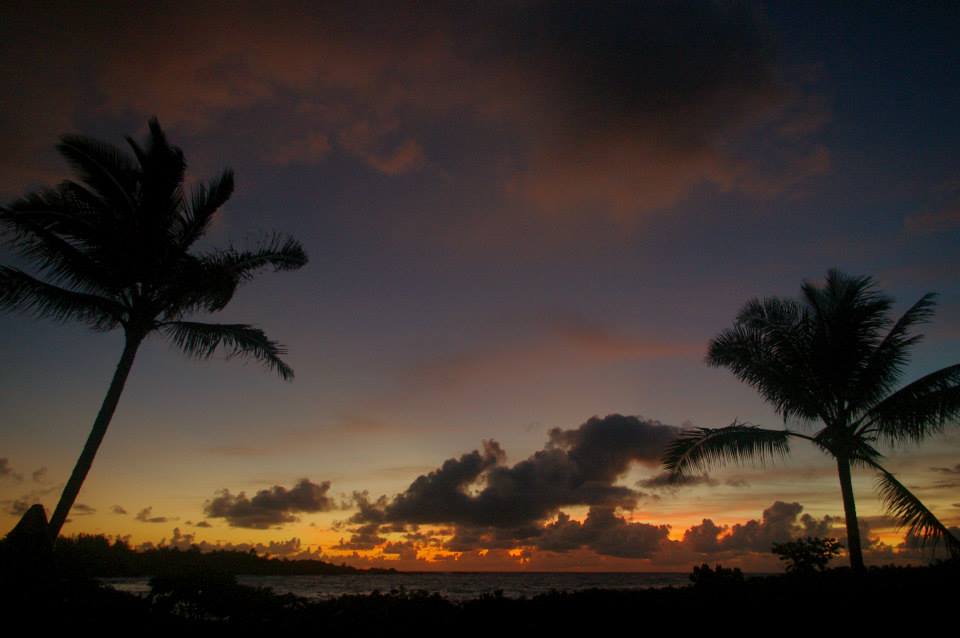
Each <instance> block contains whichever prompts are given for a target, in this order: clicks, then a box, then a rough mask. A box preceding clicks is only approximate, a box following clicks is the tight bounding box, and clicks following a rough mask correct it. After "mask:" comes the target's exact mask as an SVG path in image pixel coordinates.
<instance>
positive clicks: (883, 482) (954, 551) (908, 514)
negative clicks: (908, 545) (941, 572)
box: [872, 463, 960, 558]
mask: <svg viewBox="0 0 960 638" xmlns="http://www.w3.org/2000/svg"><path fill="white" fill-rule="evenodd" d="M872 466H873V467H874V468H875V469H876V470H877V471H878V472H879V473H880V476H879V478H878V479H877V490H878V491H879V492H880V498H881V499H882V500H883V504H884V507H886V508H887V511H888V512H889V513H890V515H891V516H893V517H894V518H895V519H896V520H897V523H898V525H899V526H900V527H906V528H907V533H908V534H910V535H912V536H914V537H916V538H918V539H919V540H920V544H921V546H925V545H926V544H927V543H930V544H932V545H933V547H934V548H935V547H936V546H937V544H938V543H940V542H943V544H944V545H945V546H946V548H947V550H948V551H949V552H950V555H951V556H952V557H953V558H958V557H960V539H958V538H957V537H956V536H954V535H953V534H952V533H951V532H950V530H949V529H947V526H946V525H944V524H943V523H942V522H940V519H938V518H937V517H936V516H934V514H933V512H931V511H930V510H929V509H927V507H926V506H925V505H924V504H923V503H921V502H920V499H918V498H917V497H916V496H914V495H913V493H912V492H911V491H910V490H908V489H907V488H906V486H904V485H903V483H901V482H900V481H898V480H897V478H896V477H895V476H894V475H893V474H891V473H890V472H888V471H887V470H885V469H883V468H882V467H880V466H879V465H877V464H876V463H873V464H872Z"/></svg>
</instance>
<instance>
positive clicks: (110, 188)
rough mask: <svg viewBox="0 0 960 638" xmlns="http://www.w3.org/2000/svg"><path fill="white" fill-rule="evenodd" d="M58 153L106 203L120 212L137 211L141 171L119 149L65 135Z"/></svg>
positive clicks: (83, 137) (83, 138) (97, 141)
mask: <svg viewBox="0 0 960 638" xmlns="http://www.w3.org/2000/svg"><path fill="white" fill-rule="evenodd" d="M57 150H58V151H60V154H61V155H63V157H64V158H65V159H66V160H67V162H68V163H69V164H70V166H71V167H72V168H73V170H74V171H75V173H76V174H77V176H78V177H79V178H80V180H81V181H83V183H84V184H87V185H88V186H89V187H90V188H91V189H92V190H93V192H95V193H96V194H97V196H99V197H100V198H101V199H102V200H103V201H104V202H105V203H107V204H109V206H110V207H112V208H114V209H116V210H117V211H128V212H132V211H133V210H134V209H135V208H136V202H135V201H134V199H133V193H135V192H136V190H137V189H136V183H137V174H138V171H137V168H136V165H135V164H134V162H133V158H131V157H130V156H129V155H128V154H127V153H125V152H123V151H122V150H121V149H119V148H118V147H116V146H114V145H112V144H108V143H106V142H101V141H99V140H95V139H93V138H90V137H85V136H83V135H64V136H63V137H61V138H60V144H58V145H57Z"/></svg>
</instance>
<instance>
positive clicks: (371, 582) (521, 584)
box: [101, 572, 690, 600]
mask: <svg viewBox="0 0 960 638" xmlns="http://www.w3.org/2000/svg"><path fill="white" fill-rule="evenodd" d="M101 580H102V581H103V582H104V583H106V584H108V585H110V586H112V587H114V588H116V589H119V590H122V591H127V592H131V593H135V594H146V593H148V592H149V591H150V585H149V580H150V579H149V578H145V577H144V578H103V579H101ZM237 580H238V581H239V582H240V583H241V584H243V585H249V586H252V587H269V588H270V589H272V590H273V591H274V592H275V593H278V594H286V593H291V594H295V595H297V596H302V597H304V598H313V599H323V598H335V597H337V596H343V595H346V594H370V593H373V592H375V591H377V592H380V593H382V594H387V593H390V592H391V591H408V592H412V591H426V592H429V593H438V594H440V595H441V596H443V597H445V598H448V599H450V600H465V599H470V598H477V597H479V596H481V595H483V594H493V593H495V592H497V591H501V592H503V595H504V596H506V597H509V598H519V597H521V596H526V597H528V598H529V597H532V596H536V595H537V594H544V593H548V592H550V591H553V590H556V591H579V590H583V589H594V588H599V589H645V588H649V587H671V586H673V587H680V586H683V585H689V584H690V578H689V575H688V574H687V573H680V572H662V573H656V572H647V573H557V572H539V573H526V572H520V573H516V572H509V573H503V572H499V573H465V572H450V573H413V572H411V573H398V574H343V575H317V576H239V577H238V578H237Z"/></svg>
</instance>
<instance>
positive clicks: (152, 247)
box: [0, 119, 307, 540]
mask: <svg viewBox="0 0 960 638" xmlns="http://www.w3.org/2000/svg"><path fill="white" fill-rule="evenodd" d="M127 142H128V143H129V145H130V149H131V150H132V154H130V153H129V152H126V151H125V150H123V149H121V148H118V147H116V146H113V145H111V144H107V143H104V142H101V141H97V140H95V139H91V138H88V137H82V136H77V135H65V136H63V137H62V138H61V141H60V144H59V145H58V146H57V149H58V150H59V151H60V153H61V154H62V155H63V157H64V158H66V160H67V162H68V163H69V164H70V166H71V167H72V169H73V171H74V173H75V175H76V180H75V181H72V180H70V181H65V182H63V183H61V184H60V185H59V186H57V187H56V188H46V189H42V190H39V191H36V192H33V193H30V194H28V195H25V196H24V197H22V198H21V199H18V200H17V201H15V202H13V203H12V204H10V205H9V206H7V207H5V208H2V209H0V230H2V231H4V233H5V235H6V239H7V240H8V242H9V243H10V244H11V245H12V247H13V248H14V250H15V251H16V252H17V253H19V255H20V256H21V257H22V258H24V259H25V260H26V261H27V262H28V263H31V264H32V265H33V266H35V268H36V270H37V271H38V275H39V276H37V277H35V276H33V275H30V274H27V273H26V272H23V271H22V270H20V269H17V268H14V267H10V266H0V308H3V309H6V310H16V311H22V312H26V313H29V314H32V315H34V316H39V317H48V318H52V319H55V320H60V321H80V322H83V323H86V324H87V325H89V326H90V327H91V328H93V329H94V330H98V331H107V330H113V329H115V328H122V329H123V333H124V347H123V354H122V355H121V356H120V361H119V363H118V364H117V368H116V371H115V372H114V374H113V380H112V381H111V382H110V387H109V389H108V390H107V395H106V397H105V398H104V400H103V404H102V405H101V407H100V411H99V412H98V414H97V417H96V420H95V421H94V423H93V429H92V430H91V432H90V436H89V437H88V438H87V442H86V444H85V445H84V447H83V452H82V453H81V454H80V458H79V460H78V461H77V464H76V466H75V467H74V469H73V473H72V474H71V475H70V479H69V480H68V481H67V484H66V486H65V488H64V490H63V494H62V496H61V497H60V501H59V503H58V504H57V508H56V510H55V511H54V514H53V517H52V518H51V519H50V538H51V539H53V540H55V539H56V537H57V535H58V534H59V533H60V529H61V527H62V526H63V523H64V521H65V520H66V518H67V514H68V513H69V512H70V508H71V507H72V506H73V503H74V501H75V500H76V497H77V494H78V493H79V492H80V487H81V485H82V484H83V481H84V479H85V478H86V476H87V472H89V471H90V466H91V465H92V463H93V458H94V456H95V455H96V453H97V448H98V447H99V446H100V442H101V441H102V440H103V436H104V434H105V433H106V431H107V426H108V425H109V424H110V419H111V417H112V416H113V413H114V410H115V409H116V407H117V402H118V400H119V399H120V393H121V392H122V391H123V386H124V383H125V382H126V380H127V375H128V374H129V373H130V368H131V366H132V365H133V360H134V357H135V355H136V353H137V349H138V348H139V347H140V345H141V343H142V342H143V340H144V339H145V338H146V337H147V336H148V335H150V334H153V333H160V334H163V335H164V336H166V337H167V338H168V339H170V340H171V341H172V342H173V343H174V344H175V345H176V346H178V347H179V348H180V349H181V350H183V352H185V353H186V354H187V355H189V356H192V357H197V358H207V357H210V356H211V355H212V354H213V353H214V352H215V351H217V350H223V351H225V352H226V354H227V355H228V357H232V356H244V357H251V358H253V359H256V360H259V361H260V362H262V363H264V364H266V365H267V366H268V367H270V368H271V369H273V370H274V371H275V372H276V373H277V374H279V375H280V376H281V377H282V378H284V379H291V378H292V377H293V370H292V369H291V368H290V367H289V366H288V365H287V364H286V363H284V362H283V360H282V359H281V358H280V356H281V355H282V354H284V353H285V350H284V349H283V347H282V346H280V345H279V344H278V343H276V342H275V341H271V340H270V339H268V338H267V335H266V334H264V333H263V331H262V330H260V329H258V328H255V327H253V326H250V325H247V324H218V323H202V322H197V321H188V320H186V318H187V317H188V316H190V315H192V314H195V313H198V312H199V313H213V312H217V311H219V310H222V309H223V308H224V307H225V306H226V305H227V303H229V302H230V299H231V298H232V297H233V295H234V292H235V291H236V289H237V286H238V285H239V284H240V283H242V282H244V281H247V280H249V279H251V278H252V277H253V275H254V274H255V273H257V271H259V270H261V269H263V268H265V267H273V269H275V270H295V269H297V268H300V267H301V266H303V265H304V264H305V263H306V262H307V256H306V253H305V252H304V250H303V248H302V247H301V245H300V244H299V243H298V242H297V241H295V240H294V239H292V238H287V237H281V236H277V235H274V236H272V237H270V238H269V239H267V240H265V241H263V242H261V243H260V244H259V245H257V246H254V247H252V248H249V249H238V248H233V247H229V248H226V249H223V250H200V249H197V248H196V243H197V241H198V240H199V239H200V238H201V237H203V235H204V233H205V232H206V231H207V230H208V229H209V227H210V224H211V222H212V221H213V219H214V215H215V213H216V212H217V211H218V210H219V209H220V208H221V207H222V206H223V205H224V203H225V202H226V201H227V200H228V199H229V198H230V195H231V194H232V193H233V172H232V171H230V170H226V171H224V172H223V173H222V174H221V175H220V176H219V177H216V178H214V179H213V180H211V181H210V182H208V183H207V184H205V185H199V186H197V187H195V188H193V189H192V190H191V191H190V192H189V193H187V192H185V190H184V185H183V181H184V171H185V169H186V162H185V161H184V157H183V152H182V151H181V150H180V149H179V148H177V147H176V146H171V145H170V144H169V143H168V142H167V138H166V136H165V135H164V133H163V130H162V129H161V128H160V124H159V123H158V122H157V120H156V119H153V120H151V121H150V132H149V135H148V137H147V140H146V142H145V144H143V145H142V146H141V145H140V144H138V143H136V142H135V141H134V140H132V139H130V138H127Z"/></svg>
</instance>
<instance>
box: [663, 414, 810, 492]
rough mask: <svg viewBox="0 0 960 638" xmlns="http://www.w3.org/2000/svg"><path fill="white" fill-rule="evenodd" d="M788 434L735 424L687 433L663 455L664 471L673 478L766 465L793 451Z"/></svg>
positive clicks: (669, 446) (691, 430)
mask: <svg viewBox="0 0 960 638" xmlns="http://www.w3.org/2000/svg"><path fill="white" fill-rule="evenodd" d="M791 435H793V433H792V432H790V431H788V430H766V429H763V428H760V427H756V426H752V425H743V424H740V423H737V422H736V421H734V423H733V424H732V425H729V426H727V427H725V428H716V429H711V428H693V429H690V430H684V431H683V432H681V433H680V434H679V435H677V438H675V439H674V440H673V441H672V442H671V443H670V444H669V445H668V446H667V450H666V452H665V453H664V455H663V459H662V462H663V466H664V468H665V469H666V470H667V471H668V472H669V473H670V474H671V475H673V476H674V477H678V478H679V477H682V476H684V475H686V474H689V473H702V472H706V471H707V470H709V469H710V468H711V466H716V465H721V466H722V465H724V464H725V463H727V462H733V463H744V462H755V463H759V464H763V463H765V462H766V461H767V460H770V459H775V458H781V457H784V456H786V455H787V453H789V451H790V442H789V440H788V439H789V437H790V436H791Z"/></svg>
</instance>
